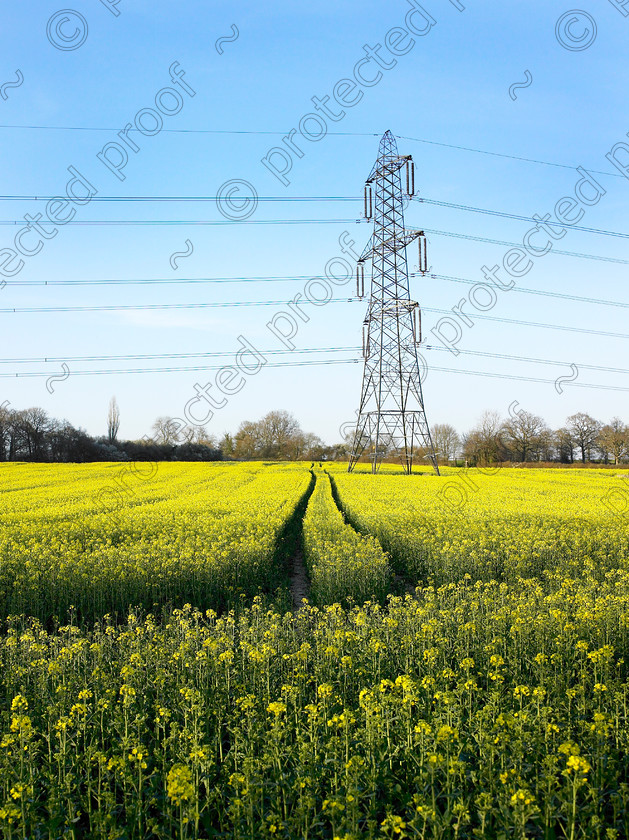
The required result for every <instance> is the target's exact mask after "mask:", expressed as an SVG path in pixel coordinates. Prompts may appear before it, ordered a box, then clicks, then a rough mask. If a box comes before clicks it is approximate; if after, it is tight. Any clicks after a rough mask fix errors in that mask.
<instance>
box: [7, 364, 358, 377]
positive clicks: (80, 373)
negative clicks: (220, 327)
mask: <svg viewBox="0 0 629 840" xmlns="http://www.w3.org/2000/svg"><path fill="white" fill-rule="evenodd" d="M359 361H360V360H359V359H322V360H315V361H308V362H270V363H267V364H266V365H264V367H265V368H267V367H269V368H279V367H309V366H312V365H347V364H357V363H358V362H359ZM222 367H223V366H221V365H211V366H207V365H199V366H194V367H164V368H122V369H120V370H77V371H72V373H71V375H72V376H104V375H113V374H115V375H121V374H128V373H183V372H185V371H191V372H194V371H216V370H221V369H222ZM41 376H50V371H49V370H48V371H45V372H41V371H27V372H25V373H0V378H2V379H15V378H20V379H23V378H28V377H41Z"/></svg>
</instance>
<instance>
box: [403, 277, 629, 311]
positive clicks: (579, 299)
mask: <svg viewBox="0 0 629 840" xmlns="http://www.w3.org/2000/svg"><path fill="white" fill-rule="evenodd" d="M412 276H413V277H421V276H422V275H420V274H413V275H412ZM428 276H429V277H430V278H432V279H433V280H448V281H449V282H451V283H465V284H467V285H469V286H476V285H477V283H479V282H482V281H479V280H467V279H464V278H463V277H450V276H448V275H447V274H429V275H428ZM509 291H510V292H522V293H524V294H528V295H543V296H544V297H552V298H560V299H561V300H572V301H575V302H576V303H594V304H597V305H599V306H619V307H622V308H625V309H626V308H629V303H624V302H622V301H619V300H601V299H600V298H588V297H580V296H579V295H568V294H564V293H562V292H549V291H546V290H543V289H526V288H524V287H522V286H513V288H512V289H509Z"/></svg>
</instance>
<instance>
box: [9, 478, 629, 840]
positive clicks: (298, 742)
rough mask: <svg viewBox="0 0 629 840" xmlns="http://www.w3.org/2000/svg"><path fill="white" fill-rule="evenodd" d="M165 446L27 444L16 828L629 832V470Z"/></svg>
mask: <svg viewBox="0 0 629 840" xmlns="http://www.w3.org/2000/svg"><path fill="white" fill-rule="evenodd" d="M142 469H143V470H144V472H142V473H140V472H139V471H138V473H136V474H133V473H131V472H127V473H126V474H125V478H126V487H127V491H125V492H124V494H123V495H120V493H119V492H117V493H116V495H114V494H113V493H107V494H103V492H102V490H103V488H106V489H110V488H112V487H114V486H116V482H115V480H114V479H115V477H116V476H119V475H120V473H119V470H120V465H119V464H118V465H113V464H110V465H76V466H66V465H64V466H45V465H17V464H11V465H0V479H1V482H2V483H1V484H0V493H1V496H0V498H1V499H2V502H3V505H2V509H1V511H0V527H1V531H0V581H1V587H2V590H1V597H2V601H1V604H2V610H3V614H4V616H5V619H4V626H3V631H2V633H0V698H1V700H0V836H1V837H2V838H7V839H9V838H10V840H18V838H21V840H25V839H26V838H28V840H30V839H31V838H47V840H56V839H57V838H73V840H80V839H81V838H90V840H91V838H98V840H136V839H137V840H145V838H159V840H167V838H168V839H169V838H177V839H178V840H184V838H208V840H209V839H210V838H235V840H257V838H265V837H273V838H283V840H302V838H304V839H305V840H319V838H322V840H360V838H374V840H376V838H377V839H378V840H380V838H396V840H397V838H400V840H403V839H404V838H425V839H426V840H427V839H428V838H435V840H437V838H439V840H468V839H469V840H472V839H473V838H496V840H498V838H500V839H501V840H502V838H504V840H510V838H514V840H524V838H540V840H542V838H543V840H559V838H562V840H563V838H565V840H577V838H579V839H580V840H581V839H583V840H585V839H586V838H587V839H588V840H589V838H596V840H627V838H629V758H628V756H629V674H628V669H627V662H629V566H628V559H629V558H628V551H627V539H628V529H629V523H628V522H627V521H625V520H623V519H622V517H618V516H614V515H613V514H612V513H611V512H610V510H609V509H608V508H606V507H605V505H603V504H601V499H602V498H604V494H605V493H606V491H607V489H608V488H609V487H613V486H615V485H614V482H618V481H621V482H622V481H625V479H623V478H622V477H616V476H615V474H614V472H613V471H605V472H604V473H603V472H596V471H590V470H574V471H563V470H553V471H542V470H539V471H538V470H535V471H532V470H531V471H529V470H527V471H519V470H506V469H505V470H502V471H497V472H496V473H495V474H493V475H483V474H481V473H478V472H474V471H469V472H466V473H463V472H462V471H460V470H459V471H455V470H447V469H446V470H445V471H444V472H445V475H444V476H442V477H441V478H440V477H436V476H435V477H432V476H429V475H428V474H424V475H416V476H410V477H409V476H401V475H396V474H393V473H392V472H390V471H389V470H388V469H386V468H385V469H383V471H382V472H381V473H380V474H379V475H377V476H372V475H370V474H366V472H361V471H358V472H356V473H355V474H351V475H348V474H347V473H346V472H344V469H343V465H340V464H339V465H330V466H329V467H326V470H327V472H326V470H324V469H319V468H316V467H315V466H314V465H310V464H285V465H284V464H160V465H159V468H158V470H157V471H156V472H154V471H149V470H147V469H145V468H142ZM361 469H363V468H362V467H361ZM619 475H620V474H619ZM140 476H142V478H141V477H140ZM462 480H465V481H466V482H467V484H466V487H467V493H466V499H465V504H459V503H458V502H457V504H456V505H452V504H451V503H450V504H449V503H448V502H447V500H446V501H444V495H443V489H444V487H446V486H447V483H448V482H456V481H458V482H460V481H462ZM470 481H473V482H474V487H475V489H472V487H471V485H470V483H469V482H470ZM134 482H135V483H134ZM440 494H441V495H440ZM462 497H463V496H462V494H458V495H457V496H456V498H457V499H460V498H462ZM452 498H455V497H454V495H452V496H451V499H452ZM103 499H107V505H104V504H103ZM451 499H450V501H451ZM112 500H114V501H113V502H112ZM99 529H100V531H99ZM301 552H303V555H304V558H305V560H306V564H307V568H308V571H309V575H310V579H311V584H312V589H311V599H310V603H305V604H303V605H302V606H301V608H299V609H296V610H290V609H287V608H286V605H287V603H288V599H287V598H286V597H285V593H286V591H287V588H288V587H289V586H290V574H291V568H292V564H293V562H296V561H295V558H296V557H297V556H299V555H300V553H301ZM402 582H405V583H406V585H407V587H408V586H409V585H412V590H413V594H410V593H407V594H405V595H404V596H403V597H402V596H401V595H395V594H388V596H387V592H389V593H390V592H392V591H399V590H400V589H401V588H402V587H401V584H402ZM313 601H316V603H314V604H313V603H312V602H313ZM154 604H157V606H158V607H159V609H157V608H154V606H153V605H154ZM70 606H72V607H73V609H70ZM64 609H65V613H63V610H64ZM56 618H58V619H62V623H61V624H59V623H58V622H57V620H56Z"/></svg>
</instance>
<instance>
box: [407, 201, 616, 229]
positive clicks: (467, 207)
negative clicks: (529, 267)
mask: <svg viewBox="0 0 629 840" xmlns="http://www.w3.org/2000/svg"><path fill="white" fill-rule="evenodd" d="M411 200H412V201H417V202H419V203H420V204H433V205H434V206H435V207H447V208H449V209H451V210H464V211H466V212H467V213H482V214H484V215H486V216H499V217H500V218H502V219H515V220H516V221H518V222H532V223H533V224H537V223H538V219H533V218H531V217H530V216H518V215H517V214H515V213H505V212H503V211H502V210H485V209H484V208H482V207H472V206H470V205H467V204H454V203H453V202H451V201H438V200H437V199H432V198H422V197H421V196H415V197H414V198H413V199H411ZM547 224H549V225H552V226H554V227H561V228H564V229H565V230H579V231H581V232H582V233H595V234H598V235H599V236H617V237H620V238H621V239H629V233H620V232H619V231H616V230H604V229H600V228H590V227H582V226H581V225H571V224H568V223H567V222H566V223H564V222H557V221H555V220H553V221H550V220H549V221H548V222H547Z"/></svg>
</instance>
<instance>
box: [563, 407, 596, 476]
mask: <svg viewBox="0 0 629 840" xmlns="http://www.w3.org/2000/svg"><path fill="white" fill-rule="evenodd" d="M566 424H567V426H568V429H569V430H570V432H571V433H572V436H573V438H574V441H575V445H576V446H577V447H578V448H579V449H580V450H581V461H582V462H583V463H584V464H585V462H586V461H591V460H592V452H593V450H594V447H595V446H596V440H597V438H598V435H599V432H600V430H601V424H600V423H599V422H598V420H595V419H594V418H593V417H590V415H589V414H585V413H584V412H583V411H579V412H578V413H577V414H571V415H570V417H568V419H567V420H566Z"/></svg>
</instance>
